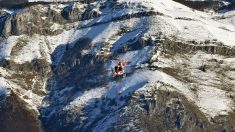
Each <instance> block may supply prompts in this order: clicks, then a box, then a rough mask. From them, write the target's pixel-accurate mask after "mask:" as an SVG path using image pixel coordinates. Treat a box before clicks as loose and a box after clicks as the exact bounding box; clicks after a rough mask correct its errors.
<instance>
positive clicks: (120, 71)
mask: <svg viewBox="0 0 235 132" xmlns="http://www.w3.org/2000/svg"><path fill="white" fill-rule="evenodd" d="M126 64H127V62H122V61H117V64H116V66H115V67H114V68H112V73H113V77H117V76H120V77H126V72H125V66H126Z"/></svg>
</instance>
